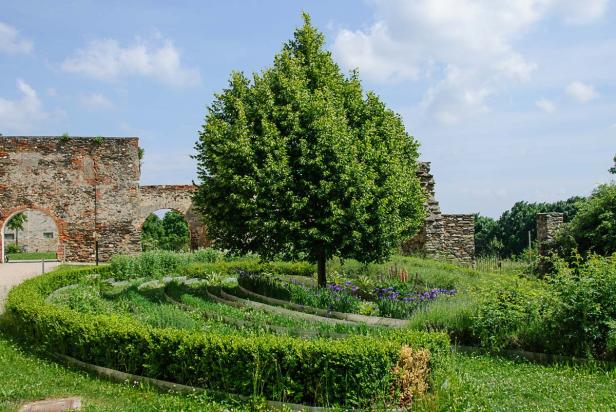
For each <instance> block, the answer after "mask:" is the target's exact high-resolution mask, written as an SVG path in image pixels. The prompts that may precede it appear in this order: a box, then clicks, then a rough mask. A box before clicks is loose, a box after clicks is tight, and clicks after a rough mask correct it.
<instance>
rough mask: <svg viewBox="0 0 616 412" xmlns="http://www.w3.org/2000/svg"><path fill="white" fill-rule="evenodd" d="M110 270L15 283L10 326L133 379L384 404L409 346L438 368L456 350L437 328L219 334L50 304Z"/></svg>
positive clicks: (289, 398)
mask: <svg viewBox="0 0 616 412" xmlns="http://www.w3.org/2000/svg"><path fill="white" fill-rule="evenodd" d="M109 270H110V269H109V267H99V268H79V269H72V268H71V269H66V268H62V269H59V270H57V271H54V272H50V273H48V274H45V275H42V276H39V277H37V278H33V279H30V280H28V281H26V282H24V283H23V284H21V285H20V286H18V287H16V288H14V289H13V290H12V291H11V292H10V294H9V297H8V300H7V305H6V310H7V311H6V319H5V321H6V322H5V325H6V327H7V329H8V331H9V332H10V333H12V334H13V335H14V336H15V337H18V338H19V339H22V340H24V341H26V342H28V343H30V344H34V345H36V346H38V347H40V348H41V349H43V350H46V351H49V352H55V353H59V354H64V355H68V356H71V357H74V358H77V359H80V360H82V361H84V362H89V363H93V364H96V365H100V366H106V367H109V368H113V369H117V370H121V371H124V372H128V373H132V374H136V375H143V376H147V377H151V378H157V379H163V380H169V381H174V382H177V383H182V384H187V385H193V386H200V387H205V388H209V389H213V390H221V391H225V392H230V393H236V394H241V395H249V396H250V395H261V396H265V397H266V398H268V399H272V400H281V401H286V402H294V403H304V404H311V405H336V404H337V405H345V406H368V405H374V404H375V403H376V402H379V401H381V400H387V398H389V397H390V396H391V395H390V391H389V387H390V383H391V377H392V376H391V371H392V368H393V367H394V366H395V365H396V362H397V361H398V359H399V357H400V349H401V347H402V345H403V344H407V345H409V346H411V347H412V348H425V349H427V350H429V351H430V352H431V353H432V361H431V367H432V369H433V370H434V369H435V368H439V365H440V362H443V359H444V358H445V357H446V356H447V353H448V352H449V339H448V337H447V336H446V335H445V334H440V333H426V332H416V331H400V333H399V335H397V336H396V337H395V338H393V339H391V340H382V339H378V338H370V337H364V336H355V337H350V338H349V339H345V340H328V339H315V340H305V339H299V338H293V337H288V336H276V335H263V336H259V337H250V338H246V337H242V336H219V335H214V334H204V333H194V332H192V333H191V332H189V331H185V330H179V329H160V328H153V327H149V326H146V325H143V324H141V323H139V322H137V321H136V320H135V319H133V318H131V317H127V316H122V315H117V314H109V315H87V314H83V313H79V312H76V311H73V310H70V309H66V308H60V307H58V306H54V305H52V304H47V303H45V297H46V296H47V295H49V294H50V293H51V292H53V291H54V290H56V289H58V288H60V287H63V286H66V285H69V284H73V283H76V282H78V281H79V280H80V279H81V278H83V277H84V276H88V275H91V274H93V273H101V274H102V275H106V274H108V273H109Z"/></svg>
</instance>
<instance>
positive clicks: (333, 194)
mask: <svg viewBox="0 0 616 412" xmlns="http://www.w3.org/2000/svg"><path fill="white" fill-rule="evenodd" d="M304 20H305V22H304V25H303V26H302V27H300V28H298V29H297V30H296V31H295V34H294V37H293V39H292V40H290V41H289V42H287V43H286V44H285V45H284V47H283V49H282V51H281V52H280V53H279V54H278V55H276V57H275V59H274V63H273V66H272V67H270V68H268V69H266V70H264V71H262V72H261V73H257V74H254V75H253V76H252V80H249V79H248V78H247V77H246V76H244V75H243V74H242V73H233V74H232V75H231V79H230V81H229V87H228V88H227V89H225V90H223V91H222V93H220V94H217V95H216V98H215V100H214V102H213V103H212V105H211V106H210V107H209V108H208V113H207V115H206V117H205V124H204V126H203V129H202V131H201V132H200V136H199V140H198V142H197V144H196V151H197V154H196V156H195V158H196V159H197V161H198V176H199V178H200V180H201V185H200V187H199V189H198V191H197V193H196V195H195V202H196V204H197V207H198V209H199V210H200V212H201V213H202V214H203V216H204V218H205V221H206V224H207V227H208V234H209V236H211V237H212V238H213V240H214V241H215V243H216V244H217V245H218V246H220V247H223V248H228V249H230V250H233V251H237V252H249V251H254V252H257V253H259V254H260V255H261V256H262V257H263V258H265V259H269V258H273V257H274V256H283V257H286V258H298V257H302V258H307V259H308V260H310V261H313V262H316V263H317V268H318V270H317V271H318V281H319V284H320V285H324V284H325V282H326V277H325V273H326V272H325V264H326V261H327V259H328V258H330V257H332V256H334V255H338V256H342V257H348V258H355V259H358V260H360V261H363V262H367V261H375V260H380V259H383V258H385V257H387V256H388V255H389V254H390V253H391V251H392V249H394V248H396V247H398V246H399V244H400V242H401V241H402V240H403V239H405V238H407V237H410V236H412V235H413V234H414V233H416V231H417V230H418V228H419V227H420V225H421V224H422V222H423V217H424V213H425V212H424V208H423V193H422V191H421V188H420V185H419V182H418V179H417V178H416V176H415V169H416V160H417V156H418V143H417V141H416V140H415V139H413V137H411V136H410V135H408V134H407V133H406V131H405V128H404V125H403V123H402V121H401V119H400V117H399V116H398V115H396V114H395V113H394V112H392V111H391V110H389V109H387V108H386V107H385V105H384V104H383V102H382V101H381V100H380V99H379V98H378V97H377V96H376V95H375V94H374V93H367V94H365V93H364V92H363V90H362V87H361V84H360V81H359V79H358V75H357V73H356V72H354V73H352V74H351V75H350V76H348V77H347V76H345V75H343V74H342V73H341V71H340V69H339V67H338V66H337V65H336V64H335V63H334V62H333V59H332V57H331V54H330V53H329V52H327V51H326V50H324V37H323V35H322V34H321V33H320V32H319V31H317V30H316V29H315V28H314V27H313V26H312V25H311V23H310V18H309V16H308V15H306V14H304Z"/></svg>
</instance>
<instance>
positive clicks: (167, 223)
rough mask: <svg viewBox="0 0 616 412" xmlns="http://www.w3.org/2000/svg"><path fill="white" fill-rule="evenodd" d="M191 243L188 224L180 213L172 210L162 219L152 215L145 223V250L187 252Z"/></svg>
mask: <svg viewBox="0 0 616 412" xmlns="http://www.w3.org/2000/svg"><path fill="white" fill-rule="evenodd" d="M189 242H190V231H189V229H188V223H186V219H184V216H182V214H181V213H180V212H177V211H175V210H170V211H168V212H167V213H165V215H164V216H163V218H162V219H161V218H159V217H158V216H157V215H155V214H154V213H152V214H151V215H149V216H148V217H147V218H146V219H145V222H144V223H143V228H142V230H141V245H142V247H143V250H156V249H162V250H175V251H180V250H186V249H188V246H189Z"/></svg>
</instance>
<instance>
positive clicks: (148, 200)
mask: <svg viewBox="0 0 616 412" xmlns="http://www.w3.org/2000/svg"><path fill="white" fill-rule="evenodd" d="M196 189H197V188H196V186H192V185H154V186H141V188H140V191H141V201H140V208H139V221H138V222H137V229H138V230H139V231H140V232H141V228H142V227H143V222H145V219H146V218H147V217H148V216H149V215H150V214H151V213H154V212H156V211H157V210H160V209H173V210H175V211H177V212H180V213H181V214H183V215H184V217H185V218H186V222H187V223H188V229H189V230H190V247H191V249H193V250H194V249H198V248H200V247H207V246H209V245H210V242H209V240H208V239H207V232H206V230H205V226H204V225H203V224H202V223H201V220H200V219H199V216H198V214H197V213H196V212H195V210H194V209H193V206H192V196H193V193H194V191H195V190H196Z"/></svg>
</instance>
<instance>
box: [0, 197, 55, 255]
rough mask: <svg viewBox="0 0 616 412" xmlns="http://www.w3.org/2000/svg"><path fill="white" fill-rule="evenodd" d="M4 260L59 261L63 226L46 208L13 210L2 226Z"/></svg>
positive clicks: (0, 249) (0, 250) (0, 232)
mask: <svg viewBox="0 0 616 412" xmlns="http://www.w3.org/2000/svg"><path fill="white" fill-rule="evenodd" d="M0 229H1V231H0V234H1V236H2V248H0V252H1V255H2V256H1V257H2V260H1V261H2V262H6V261H7V258H8V261H11V262H12V261H23V260H41V259H45V260H59V259H62V257H63V255H64V253H63V251H62V228H61V227H59V225H58V222H57V220H56V219H55V218H54V217H53V216H51V215H50V214H49V213H48V212H47V211H45V210H42V209H39V208H34V207H24V208H19V209H17V210H14V211H13V213H11V214H10V215H9V216H8V217H7V218H6V219H4V220H3V222H2V225H1V228H0Z"/></svg>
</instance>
